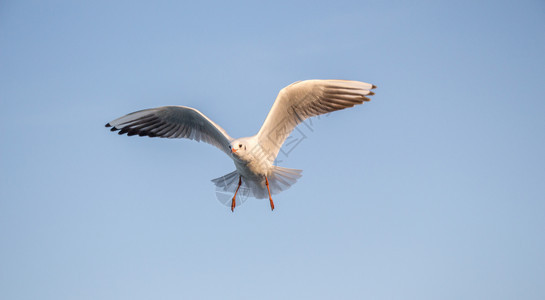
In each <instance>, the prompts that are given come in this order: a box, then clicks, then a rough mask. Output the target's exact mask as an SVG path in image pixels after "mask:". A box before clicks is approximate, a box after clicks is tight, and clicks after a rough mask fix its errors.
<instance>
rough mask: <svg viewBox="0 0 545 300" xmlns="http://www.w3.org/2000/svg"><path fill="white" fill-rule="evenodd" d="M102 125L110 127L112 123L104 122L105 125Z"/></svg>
mask: <svg viewBox="0 0 545 300" xmlns="http://www.w3.org/2000/svg"><path fill="white" fill-rule="evenodd" d="M104 127H112V125H110V123H106V125H104Z"/></svg>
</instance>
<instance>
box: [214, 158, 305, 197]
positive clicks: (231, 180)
mask: <svg viewBox="0 0 545 300" xmlns="http://www.w3.org/2000/svg"><path fill="white" fill-rule="evenodd" d="M302 172H303V171H302V170H297V169H288V168H283V167H278V166H273V169H272V172H271V174H270V175H269V176H268V177H267V179H268V181H269V188H270V190H271V194H273V195H274V194H278V193H280V192H282V191H285V190H287V189H288V188H290V187H291V186H292V185H293V184H294V183H295V182H297V179H299V178H301V176H303V175H301V173H302ZM238 179H239V174H238V172H237V171H233V172H231V173H229V174H227V175H224V176H221V177H218V178H216V179H213V180H212V182H213V183H214V185H216V195H218V199H220V201H221V202H222V203H224V204H225V205H230V202H229V201H231V198H232V197H233V194H234V193H235V191H236V189H237V187H238ZM220 194H221V195H220ZM223 194H225V196H223ZM247 197H254V198H257V199H264V198H268V197H269V192H268V191H267V186H266V185H265V180H263V181H262V182H256V181H253V180H246V179H245V178H242V184H241V186H240V188H239V191H238V193H237V203H236V204H237V205H239V199H241V202H244V201H245V200H246V199H245V198H247ZM240 204H242V203H240Z"/></svg>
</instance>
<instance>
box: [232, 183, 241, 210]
mask: <svg viewBox="0 0 545 300" xmlns="http://www.w3.org/2000/svg"><path fill="white" fill-rule="evenodd" d="M241 183H242V177H241V176H239V177H238V186H237V190H236V191H235V195H234V196H233V200H231V211H232V212H234V211H235V206H236V198H237V193H238V189H239V188H240V184H241Z"/></svg>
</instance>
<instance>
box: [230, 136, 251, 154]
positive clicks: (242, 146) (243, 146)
mask: <svg viewBox="0 0 545 300" xmlns="http://www.w3.org/2000/svg"><path fill="white" fill-rule="evenodd" d="M229 150H231V155H233V156H237V157H242V156H244V155H245V154H246V151H247V150H248V143H247V142H246V141H244V140H243V139H238V140H234V141H232V142H231V144H229Z"/></svg>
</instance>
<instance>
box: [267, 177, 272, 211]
mask: <svg viewBox="0 0 545 300" xmlns="http://www.w3.org/2000/svg"><path fill="white" fill-rule="evenodd" d="M265 183H266V184H267V191H268V192H269V201H270V202H271V210H274V202H273V201H272V198H271V189H269V180H268V179H267V176H265Z"/></svg>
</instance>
